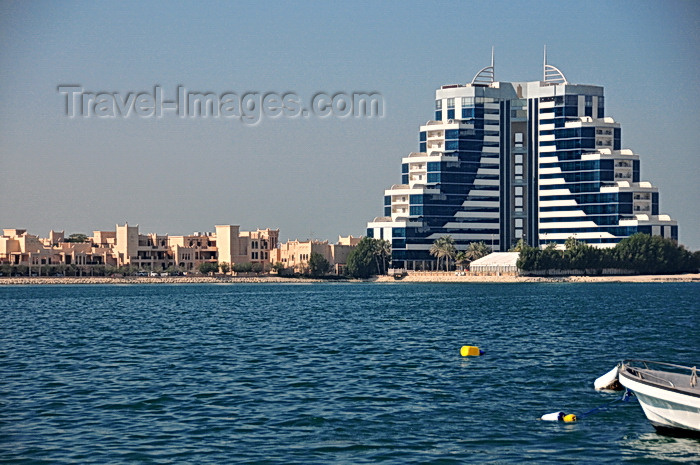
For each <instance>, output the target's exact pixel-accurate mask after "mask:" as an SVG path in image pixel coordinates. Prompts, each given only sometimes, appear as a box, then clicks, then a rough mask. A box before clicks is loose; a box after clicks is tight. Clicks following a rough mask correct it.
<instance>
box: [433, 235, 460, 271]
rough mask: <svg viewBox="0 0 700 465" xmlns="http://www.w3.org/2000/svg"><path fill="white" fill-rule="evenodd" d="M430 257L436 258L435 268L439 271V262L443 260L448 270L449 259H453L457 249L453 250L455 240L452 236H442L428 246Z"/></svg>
mask: <svg viewBox="0 0 700 465" xmlns="http://www.w3.org/2000/svg"><path fill="white" fill-rule="evenodd" d="M430 255H432V256H434V257H437V268H438V269H440V260H441V259H443V258H444V259H445V263H446V268H447V270H448V271H449V269H450V259H451V258H452V259H453V258H455V256H456V255H457V249H455V240H454V239H453V238H452V236H443V237H439V238H438V239H436V240H435V242H433V245H431V246H430Z"/></svg>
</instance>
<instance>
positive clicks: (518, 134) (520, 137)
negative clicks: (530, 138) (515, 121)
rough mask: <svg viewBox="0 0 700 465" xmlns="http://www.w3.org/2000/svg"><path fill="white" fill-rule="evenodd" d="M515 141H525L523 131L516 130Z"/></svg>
mask: <svg viewBox="0 0 700 465" xmlns="http://www.w3.org/2000/svg"><path fill="white" fill-rule="evenodd" d="M515 142H520V143H522V142H523V133H522V132H516V133H515Z"/></svg>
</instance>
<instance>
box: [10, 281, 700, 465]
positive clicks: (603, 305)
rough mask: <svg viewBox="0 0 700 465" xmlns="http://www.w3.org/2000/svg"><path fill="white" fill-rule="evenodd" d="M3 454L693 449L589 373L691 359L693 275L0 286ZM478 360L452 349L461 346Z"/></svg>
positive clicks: (645, 455)
mask: <svg viewBox="0 0 700 465" xmlns="http://www.w3.org/2000/svg"><path fill="white" fill-rule="evenodd" d="M0 314H1V315H2V320H1V322H0V341H1V345H0V462H1V463H52V464H54V463H81V464H82V463H110V464H119V463H157V464H170V463H202V464H208V463H212V464H213V463H216V464H220V463H256V464H266V463H269V464H273V463H274V464H281V463H284V464H328V463H353V464H362V463H387V464H405V463H409V464H418V463H434V464H461V463H522V462H532V463H548V462H559V461H570V462H576V463H621V462H632V463H658V462H659V461H674V462H675V461H677V462H694V461H695V462H697V461H698V460H699V457H700V441H699V440H693V439H678V438H669V437H664V436H659V435H657V434H656V433H655V432H654V430H653V428H652V427H651V426H650V425H649V423H648V422H647V421H646V419H645V417H644V415H643V413H642V411H641V409H640V408H639V405H637V402H636V401H634V402H630V403H627V404H620V406H618V407H615V408H613V409H610V410H608V411H605V412H602V413H599V414H596V415H592V416H590V417H587V418H586V419H585V420H583V421H580V422H578V423H574V424H563V423H549V422H542V421H540V420H539V417H540V416H541V415H542V414H544V413H549V412H552V411H557V410H566V411H570V412H574V413H581V412H585V411H587V410H590V409H591V408H593V407H596V406H600V405H602V404H605V403H607V402H610V401H611V400H614V399H615V398H616V397H619V396H618V394H601V393H597V392H595V391H594V390H593V388H592V382H593V380H594V379H595V378H596V377H598V376H600V375H602V374H603V373H605V372H606V371H608V370H609V369H611V368H612V367H613V366H614V365H615V363H616V362H618V361H619V360H621V359H622V358H625V357H634V358H649V359H657V360H666V361H671V362H679V363H684V364H700V363H698V362H700V286H699V285H698V284H695V283H678V284H671V283H658V284H654V283H650V284H634V283H629V284H613V283H611V284H507V285H498V284H402V283H396V284H386V285H380V284H313V285H270V284H250V285H248V284H236V285H150V286H149V285H132V286H12V287H10V286H3V287H0ZM465 344H469V345H478V346H479V347H481V348H482V349H484V350H485V351H486V352H487V353H486V355H485V356H483V357H475V358H462V357H461V356H459V348H460V346H462V345H465Z"/></svg>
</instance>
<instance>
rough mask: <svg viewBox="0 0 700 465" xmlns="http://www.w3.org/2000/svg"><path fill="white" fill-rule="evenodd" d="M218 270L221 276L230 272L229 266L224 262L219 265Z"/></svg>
mask: <svg viewBox="0 0 700 465" xmlns="http://www.w3.org/2000/svg"><path fill="white" fill-rule="evenodd" d="M219 268H220V269H221V272H222V273H223V274H228V272H229V271H231V265H229V264H228V263H226V262H221V263H219Z"/></svg>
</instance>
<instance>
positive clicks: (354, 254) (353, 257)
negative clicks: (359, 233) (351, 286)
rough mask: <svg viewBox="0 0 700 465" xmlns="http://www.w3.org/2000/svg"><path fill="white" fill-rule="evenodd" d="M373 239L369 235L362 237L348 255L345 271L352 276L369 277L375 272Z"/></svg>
mask: <svg viewBox="0 0 700 465" xmlns="http://www.w3.org/2000/svg"><path fill="white" fill-rule="evenodd" d="M375 241H377V239H373V238H371V237H363V238H362V240H360V242H359V243H358V244H357V246H356V247H355V248H354V249H353V250H352V251H351V252H350V254H349V255H348V261H347V264H346V267H345V273H346V274H347V275H348V276H350V277H352V278H361V279H365V278H369V277H370V276H372V275H373V274H375V273H377V272H378V271H377V266H376V261H375V250H376V246H375Z"/></svg>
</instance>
